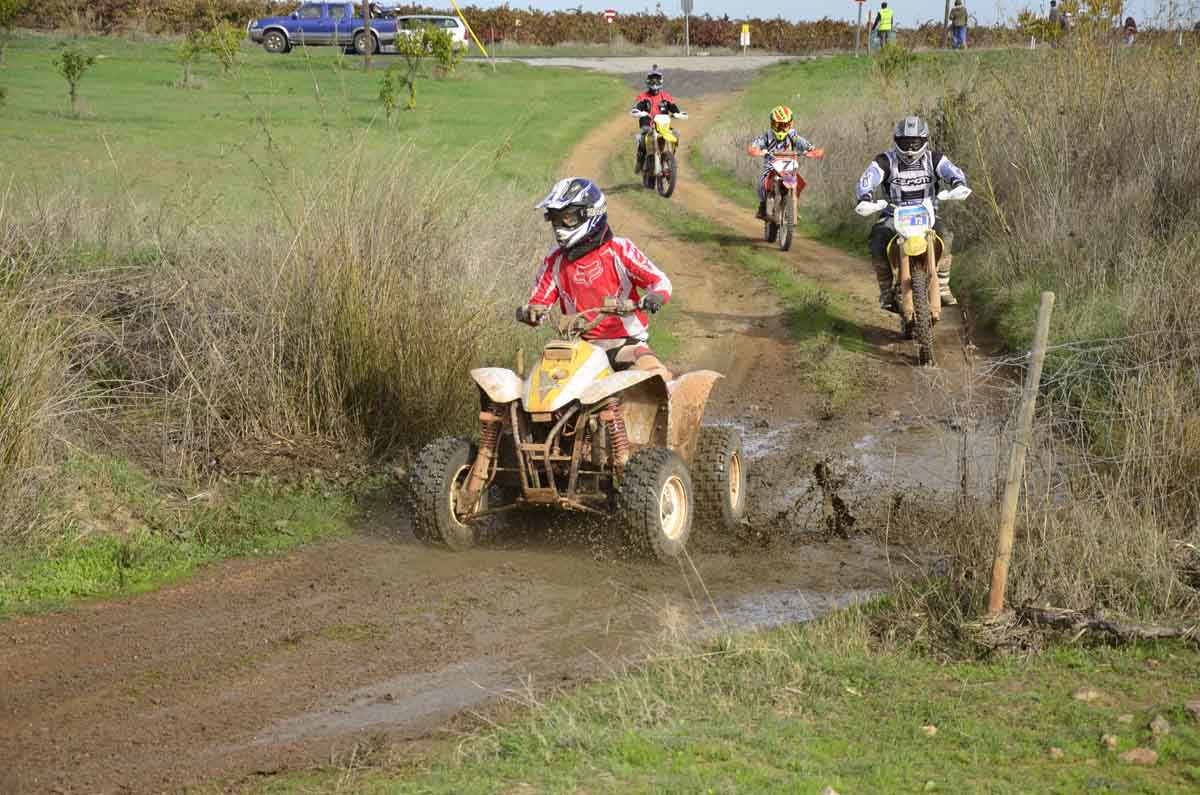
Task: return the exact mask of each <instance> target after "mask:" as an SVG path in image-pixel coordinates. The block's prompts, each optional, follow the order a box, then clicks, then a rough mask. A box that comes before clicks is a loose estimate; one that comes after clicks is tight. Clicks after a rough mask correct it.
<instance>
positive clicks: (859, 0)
mask: <svg viewBox="0 0 1200 795" xmlns="http://www.w3.org/2000/svg"><path fill="white" fill-rule="evenodd" d="M865 2H866V0H854V3H855V5H857V6H858V24H856V25H855V26H854V57H855V58H857V57H858V48H859V46H861V44H862V7H863V3H865Z"/></svg>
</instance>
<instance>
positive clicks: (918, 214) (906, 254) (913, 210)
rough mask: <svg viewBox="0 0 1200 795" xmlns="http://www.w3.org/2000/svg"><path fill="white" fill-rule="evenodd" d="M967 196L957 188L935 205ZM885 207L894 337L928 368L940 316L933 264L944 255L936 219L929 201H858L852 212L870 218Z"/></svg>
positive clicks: (932, 361) (968, 192)
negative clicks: (891, 229)
mask: <svg viewBox="0 0 1200 795" xmlns="http://www.w3.org/2000/svg"><path fill="white" fill-rule="evenodd" d="M970 195H971V189H970V188H968V187H967V186H966V185H960V186H958V187H957V188H953V189H951V190H944V191H942V192H941V193H939V194H938V201H940V202H945V201H961V200H963V199H965V198H967V197H968V196H970ZM889 206H890V207H891V208H892V219H893V223H894V225H895V227H896V234H895V235H894V236H893V237H892V239H891V241H889V242H888V248H887V251H888V262H889V263H890V264H891V266H892V288H893V290H895V291H896V296H897V297H898V298H899V305H900V333H901V334H902V335H903V336H904V338H905V339H911V340H915V341H916V343H917V360H918V361H919V362H920V363H921V364H922V365H929V366H933V365H934V364H935V358H934V352H933V327H934V325H935V324H936V323H937V322H938V320H940V319H941V314H942V296H941V292H940V291H939V289H938V272H937V264H938V261H939V260H940V259H941V258H942V253H943V251H944V244H943V242H942V239H941V238H940V237H939V236H938V234H937V232H935V231H934V229H933V225H934V224H935V223H936V222H937V215H936V212H935V211H934V207H933V202H932V201H931V200H930V199H925V200H923V201H920V202H902V203H900V204H892V203H890V202H888V201H887V200H886V199H880V200H878V201H873V202H872V201H863V202H859V204H858V206H857V207H855V208H854V209H855V212H857V213H858V214H859V215H862V216H870V215H874V214H875V213H877V212H879V211H881V210H884V209H886V208H888V207H889Z"/></svg>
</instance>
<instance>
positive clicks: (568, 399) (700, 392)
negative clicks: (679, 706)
mask: <svg viewBox="0 0 1200 795" xmlns="http://www.w3.org/2000/svg"><path fill="white" fill-rule="evenodd" d="M638 310H639V307H638V305H637V304H635V303H634V302H632V301H619V300H616V299H609V300H608V301H606V302H605V306H604V307H603V308H600V309H595V310H588V311H585V312H582V313H580V314H577V315H566V316H563V317H561V318H560V321H559V323H558V333H557V334H556V336H555V338H554V339H552V340H551V341H550V342H548V343H547V344H546V346H545V349H544V350H543V351H542V356H541V359H540V360H539V361H538V362H537V364H536V365H535V366H534V367H533V368H532V370H530V372H529V373H528V374H525V373H523V372H521V370H522V369H523V368H522V367H521V366H520V365H518V368H517V371H516V372H514V371H512V370H508V369H505V368H500V367H483V368H479V369H476V370H472V371H471V377H472V378H473V379H474V380H475V383H476V385H477V386H478V388H479V398H480V403H481V405H482V411H481V413H480V415H479V417H480V431H479V442H478V443H477V444H476V443H472V442H470V441H468V440H467V439H462V438H443V439H438V440H436V441H434V442H431V443H430V444H429V445H427V446H426V447H425V448H424V449H423V450H422V451H421V452H420V453H419V454H418V456H417V460H416V463H415V464H414V466H413V468H412V471H411V473H410V476H409V488H410V494H411V504H412V508H413V526H414V529H415V531H416V534H417V536H418V537H419V538H421V539H422V540H425V541H427V542H431V543H441V544H444V545H446V546H448V547H450V548H451V549H455V550H462V549H467V548H470V547H473V546H475V545H476V544H477V543H478V542H479V541H480V538H481V531H483V530H484V529H485V527H487V526H488V523H489V519H490V518H492V517H496V516H497V515H498V514H501V513H503V512H506V511H510V510H512V509H514V508H518V507H521V506H544V507H553V508H560V509H566V510H569V511H577V512H584V513H589V514H595V515H598V516H604V517H609V518H610V519H612V520H615V523H616V524H617V525H618V526H620V527H622V528H623V529H624V531H625V533H626V535H627V537H628V539H629V541H630V542H631V543H632V544H633V546H635V547H636V548H638V549H640V550H642V551H644V552H646V553H649V554H651V555H653V556H655V557H657V558H658V559H660V560H663V561H669V560H673V559H674V558H676V557H677V556H679V555H680V554H682V553H683V551H684V549H685V547H686V545H687V541H688V538H689V537H690V535H691V532H692V526H693V521H694V520H695V521H698V522H700V523H702V524H708V525H710V526H716V527H719V528H723V529H725V528H732V527H733V526H735V525H737V524H740V522H741V521H742V519H743V517H744V515H745V512H746V497H747V492H746V488H747V486H746V475H747V469H746V462H745V458H744V456H743V454H742V440H741V436H740V434H739V433H738V432H737V431H736V430H735V429H733V428H728V427H708V426H705V427H701V426H700V419H701V417H703V415H704V408H705V404H706V403H707V402H708V395H709V392H710V391H711V390H712V387H713V384H714V383H715V381H716V380H717V379H718V378H720V377H721V376H720V374H719V373H716V372H713V371H711V370H699V371H696V372H692V373H687V374H686V375H683V376H680V377H679V378H675V379H673V380H670V381H668V380H666V379H665V378H664V375H663V374H662V373H661V372H655V371H646V370H621V371H618V372H613V368H612V364H611V363H610V361H609V357H608V354H607V353H606V352H605V350H604V349H602V348H601V347H599V346H598V345H594V344H592V343H590V342H588V341H587V340H585V339H584V335H585V334H587V332H588V331H590V330H592V329H593V328H595V327H596V326H597V325H599V323H600V322H601V321H603V320H604V319H605V318H606V317H610V316H614V315H616V316H623V315H628V314H631V313H633V312H636V311H638ZM543 318H544V315H543V316H542V317H537V318H535V319H536V320H537V321H539V322H540V321H541V320H542V319H543Z"/></svg>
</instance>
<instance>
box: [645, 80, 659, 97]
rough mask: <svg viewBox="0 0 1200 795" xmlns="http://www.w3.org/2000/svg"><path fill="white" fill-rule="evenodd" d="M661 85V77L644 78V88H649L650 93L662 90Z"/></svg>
mask: <svg viewBox="0 0 1200 795" xmlns="http://www.w3.org/2000/svg"><path fill="white" fill-rule="evenodd" d="M662 87H663V79H662V78H661V77H648V78H646V88H647V89H649V90H650V92H651V93H654V94H657V93H658V92H659V91H662Z"/></svg>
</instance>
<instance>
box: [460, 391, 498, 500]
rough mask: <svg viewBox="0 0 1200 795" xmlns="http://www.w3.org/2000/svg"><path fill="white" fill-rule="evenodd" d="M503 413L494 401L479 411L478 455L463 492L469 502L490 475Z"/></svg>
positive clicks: (477, 494) (477, 493)
mask: <svg viewBox="0 0 1200 795" xmlns="http://www.w3.org/2000/svg"><path fill="white" fill-rule="evenodd" d="M503 417H504V415H503V414H501V413H500V407H499V406H497V405H496V404H495V403H493V404H491V405H490V406H489V407H488V410H487V411H481V412H480V413H479V421H480V430H479V455H477V456H476V457H475V463H474V464H472V465H471V474H470V475H469V476H468V477H467V483H466V489H465V490H464V493H465V495H466V497H467V499H469V500H470V501H471V502H469V503H468V504H474V501H475V500H477V499H478V498H479V494H480V493H481V492H482V491H483V488H484V486H485V485H486V484H487V482H488V481H489V480H490V479H491V477H492V474H493V472H492V467H493V462H494V461H495V460H496V450H497V449H498V448H499V447H500V430H501V429H502V428H503V427H504V419H503Z"/></svg>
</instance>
